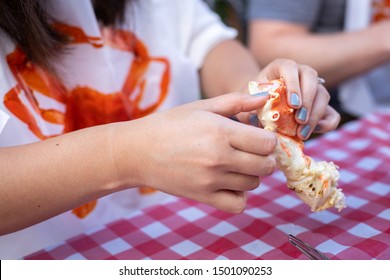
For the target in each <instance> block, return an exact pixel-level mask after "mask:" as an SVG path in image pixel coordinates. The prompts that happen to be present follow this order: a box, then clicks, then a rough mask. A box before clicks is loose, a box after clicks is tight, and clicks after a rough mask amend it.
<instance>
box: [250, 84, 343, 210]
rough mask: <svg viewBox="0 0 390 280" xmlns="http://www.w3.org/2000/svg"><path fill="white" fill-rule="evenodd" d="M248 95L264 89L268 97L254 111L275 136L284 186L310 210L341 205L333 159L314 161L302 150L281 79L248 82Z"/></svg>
mask: <svg viewBox="0 0 390 280" xmlns="http://www.w3.org/2000/svg"><path fill="white" fill-rule="evenodd" d="M249 92H250V94H255V93H258V92H268V94H269V95H268V100H267V102H266V103H265V105H264V107H263V108H261V109H260V110H259V111H258V118H259V121H260V123H261V125H262V126H263V128H264V129H267V130H269V131H273V132H275V133H276V135H277V137H278V144H277V146H276V148H275V151H274V155H275V157H276V161H277V165H278V168H279V169H280V170H281V171H282V172H283V174H284V175H285V177H286V179H287V186H288V187H289V188H290V189H291V190H294V191H295V193H296V194H297V196H298V197H299V198H300V199H301V200H302V201H303V202H305V203H306V204H307V205H309V206H310V208H311V210H312V211H322V210H325V209H327V208H329V207H333V206H334V207H336V208H337V209H338V211H341V210H342V209H343V208H345V197H344V194H343V192H342V190H341V189H338V188H337V182H338V180H339V172H338V166H336V165H335V164H334V163H333V162H326V161H320V162H316V161H315V160H313V159H312V158H311V157H309V156H306V155H305V154H304V153H303V146H304V145H303V141H302V140H300V139H299V138H298V137H297V128H298V125H299V124H298V123H297V122H296V121H295V117H294V116H295V110H294V109H293V108H291V107H289V106H288V103H287V94H286V87H285V85H284V82H283V80H282V79H279V80H272V81H270V82H268V83H258V82H249Z"/></svg>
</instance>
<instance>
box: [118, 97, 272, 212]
mask: <svg viewBox="0 0 390 280" xmlns="http://www.w3.org/2000/svg"><path fill="white" fill-rule="evenodd" d="M265 100H266V97H254V96H250V95H248V94H239V93H230V94H226V95H223V96H220V97H216V98H212V99H208V100H201V101H198V102H193V103H189V104H186V105H183V106H180V107H177V108H174V109H171V110H169V111H165V112H161V113H157V114H153V115H151V116H148V117H145V118H143V119H139V120H136V121H132V122H131V124H132V125H131V126H132V128H133V129H132V130H131V131H128V130H127V128H126V126H127V125H128V123H122V124H120V125H118V128H119V130H118V133H116V136H115V142H116V146H115V147H127V146H128V145H131V148H129V150H131V151H132V152H131V154H130V153H127V152H126V151H125V150H123V149H121V150H116V153H115V155H116V156H117V158H118V160H117V166H119V167H120V170H119V174H120V176H121V178H122V179H121V180H122V181H124V182H125V181H126V179H125V178H126V177H130V176H131V177H133V175H134V173H135V172H137V173H138V174H139V177H138V182H139V184H141V185H148V186H153V187H155V188H157V189H158V190H160V191H163V192H166V193H169V194H172V195H175V196H180V197H187V198H191V199H194V200H197V201H200V202H202V203H205V204H209V205H211V206H214V207H216V208H219V209H221V210H224V211H227V212H232V213H240V212H241V211H243V209H244V207H245V205H246V195H245V192H246V191H248V190H252V189H254V188H256V187H257V186H258V185H259V183H260V177H262V176H266V175H269V174H271V173H272V172H273V171H274V169H275V167H276V166H275V160H274V158H273V157H271V156H269V155H270V154H271V153H272V152H273V150H274V148H275V145H276V141H277V140H276V137H275V135H274V134H273V133H271V132H268V131H265V130H263V129H259V128H257V127H253V126H248V125H246V124H242V123H239V122H236V121H233V120H231V119H230V118H229V117H231V116H234V115H236V114H237V113H239V112H242V111H247V112H248V111H252V110H255V109H256V108H259V107H261V106H263V105H264V102H265ZM129 127H130V126H129ZM122 141H124V142H122ZM126 143H127V144H126ZM122 144H123V145H122ZM134 162H137V164H138V167H134V166H129V165H132V164H133V163H134Z"/></svg>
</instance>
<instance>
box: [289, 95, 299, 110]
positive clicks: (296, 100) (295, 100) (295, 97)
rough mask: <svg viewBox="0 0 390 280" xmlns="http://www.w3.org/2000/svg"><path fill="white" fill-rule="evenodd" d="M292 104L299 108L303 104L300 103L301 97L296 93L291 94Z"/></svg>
mask: <svg viewBox="0 0 390 280" xmlns="http://www.w3.org/2000/svg"><path fill="white" fill-rule="evenodd" d="M290 103H291V105H292V106H297V107H298V106H299V105H300V104H301V102H300V101H299V95H298V94H296V93H295V92H293V93H291V96H290Z"/></svg>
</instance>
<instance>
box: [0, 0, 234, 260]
mask: <svg viewBox="0 0 390 280" xmlns="http://www.w3.org/2000/svg"><path fill="white" fill-rule="evenodd" d="M47 3H48V5H49V11H50V14H51V15H52V16H53V17H54V19H55V21H56V22H58V23H60V24H58V25H57V26H58V28H61V30H62V31H63V32H65V33H67V34H68V35H71V36H73V38H76V39H75V40H74V42H73V43H71V48H70V50H69V51H68V52H67V53H66V54H65V55H64V56H63V58H61V62H60V64H59V65H60V67H59V69H60V71H59V73H61V74H63V76H62V78H63V79H62V81H61V84H60V86H59V87H56V89H54V90H53V92H52V88H51V87H50V86H48V84H47V83H45V81H46V80H45V79H46V78H47V76H44V75H43V76H40V77H43V78H45V79H42V80H39V81H38V82H37V79H34V81H35V83H34V84H32V83H31V82H28V78H25V79H24V80H23V81H22V80H20V79H18V78H17V76H18V75H16V74H15V72H13V71H12V69H16V68H15V67H16V66H18V67H20V65H18V63H20V61H23V60H21V59H20V58H21V57H22V53H20V52H18V51H17V50H16V48H15V45H14V44H13V43H12V42H11V41H10V40H9V38H8V37H7V36H6V35H5V34H4V33H0V42H1V43H0V65H1V68H0V97H1V102H0V129H1V126H3V124H5V122H6V121H7V123H6V125H5V126H4V128H3V130H2V131H1V134H0V147H7V146H16V145H21V144H25V143H31V142H35V141H41V140H43V139H44V138H45V137H48V136H51V135H56V134H61V133H63V132H64V131H71V130H74V129H77V128H82V127H84V126H87V125H90V124H91V122H92V124H97V123H96V122H111V121H116V119H115V118H119V119H121V118H123V114H125V115H126V117H127V118H128V119H132V118H137V117H142V116H143V115H146V114H148V113H150V112H153V111H158V110H164V109H168V108H172V107H174V106H177V105H180V104H183V103H187V102H191V101H194V100H197V99H199V98H200V85H199V77H198V71H199V69H200V68H201V66H202V63H203V60H204V58H205V56H206V55H207V53H208V51H209V50H210V49H211V48H213V47H214V46H216V45H217V44H218V43H220V42H222V41H224V40H227V39H232V38H234V37H235V36H236V31H235V30H233V29H230V28H227V27H226V26H224V25H223V24H222V23H221V21H220V19H219V17H218V16H217V15H215V14H214V13H212V12H211V11H210V10H209V9H208V7H207V6H206V5H205V4H204V3H203V2H202V1H197V0H186V1H180V0H142V1H132V2H131V4H130V5H128V7H127V11H126V23H124V24H122V25H121V26H120V32H116V33H114V32H112V30H108V29H104V28H102V27H101V26H100V25H99V23H98V21H97V19H96V17H95V14H94V10H93V6H92V4H91V1H90V0H84V1H79V0H67V1H61V0H50V1H47ZM74 27H76V28H74ZM0 32H1V31H0ZM77 34H78V35H77ZM118 34H119V35H118ZM76 35H77V36H76ZM134 38H136V39H135V40H134ZM135 58H136V59H135ZM21 65H22V67H26V65H27V64H26V63H22V64H21ZM29 69H30V68H29ZM30 70H31V69H30ZM30 70H28V71H30ZM28 71H27V72H28ZM31 71H32V73H33V74H37V73H38V74H39V71H38V70H37V69H35V70H34V69H33V70H31ZM27 74H28V73H27ZM26 81H27V82H26ZM50 85H53V84H50ZM118 97H119V98H118ZM88 98H89V99H92V100H93V101H92V102H90V103H85V102H84V101H85V100H86V99H88ZM118 100H122V101H123V100H124V103H123V104H125V105H124V106H122V107H123V108H122V111H120V113H118V116H117V117H112V116H113V115H115V113H113V111H112V108H113V107H115V106H114V105H115V104H117V103H115V102H118ZM91 104H92V105H91ZM121 104H122V103H121ZM123 104H122V105H123ZM110 110H111V111H110ZM23 112H24V113H25V112H28V114H29V117H28V120H25V119H24V120H23V117H22V115H23ZM51 112H55V114H54V115H53V116H57V118H56V120H57V121H56V122H54V121H53V120H52V118H50V116H51V115H50V114H52V113H51ZM72 112H79V113H80V112H81V113H82V114H81V115H83V116H86V117H85V118H84V117H80V116H79V115H77V114H74V113H72ZM107 112H109V113H107ZM110 112H111V113H110ZM45 114H46V115H45ZM100 114H103V115H104V114H106V115H104V117H103V120H101V119H99V118H97V117H96V116H98V115H100ZM7 115H8V116H9V119H8V120H7ZM47 115H49V117H47ZM58 116H60V117H58ZM58 119H59V120H58ZM75 156H76V155H75ZM26 160H28V159H26ZM42 176H44V170H42ZM169 199H173V198H172V197H169V196H168V195H165V194H162V193H158V192H155V193H152V194H149V195H143V194H140V193H139V191H138V190H137V189H132V190H126V191H123V192H121V193H116V194H112V195H110V196H107V197H104V198H101V199H99V200H98V203H97V206H96V208H95V209H94V210H93V211H92V212H91V213H90V214H89V215H88V216H87V217H86V218H84V219H79V218H77V217H76V216H74V215H73V214H71V213H70V212H67V213H64V214H61V215H59V216H56V217H54V218H52V219H50V220H47V221H45V222H42V223H40V224H37V225H35V226H32V227H29V228H27V229H24V230H21V231H18V232H16V233H12V234H9V235H6V236H2V237H0V259H14V258H21V257H23V256H25V255H27V254H30V253H32V252H35V251H37V250H39V249H42V248H45V247H47V246H51V245H55V244H58V243H60V242H61V241H63V240H64V239H67V238H70V237H72V236H74V235H76V234H79V233H81V232H85V231H86V230H88V229H91V228H95V227H98V226H101V225H102V224H106V223H108V222H110V221H113V220H115V219H118V218H120V217H126V216H129V215H132V213H134V212H135V210H137V209H140V208H141V207H145V206H146V205H150V204H151V203H157V202H158V203H161V202H163V201H166V200H169Z"/></svg>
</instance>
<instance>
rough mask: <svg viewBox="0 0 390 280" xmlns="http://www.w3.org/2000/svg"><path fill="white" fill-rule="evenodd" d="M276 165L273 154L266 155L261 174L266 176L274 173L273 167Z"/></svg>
mask: <svg viewBox="0 0 390 280" xmlns="http://www.w3.org/2000/svg"><path fill="white" fill-rule="evenodd" d="M276 167H277V163H276V159H275V157H273V156H269V157H267V160H266V162H265V165H264V168H263V172H262V173H263V175H264V176H268V175H271V174H272V173H274V171H275V169H276Z"/></svg>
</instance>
